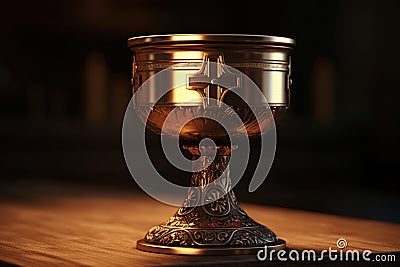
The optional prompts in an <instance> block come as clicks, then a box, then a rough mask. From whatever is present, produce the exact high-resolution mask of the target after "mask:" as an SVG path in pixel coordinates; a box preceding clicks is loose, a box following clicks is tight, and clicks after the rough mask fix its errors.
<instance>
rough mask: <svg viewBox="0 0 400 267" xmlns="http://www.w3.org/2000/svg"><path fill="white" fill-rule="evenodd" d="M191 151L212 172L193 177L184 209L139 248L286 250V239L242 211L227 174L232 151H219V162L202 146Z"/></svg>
mask: <svg viewBox="0 0 400 267" xmlns="http://www.w3.org/2000/svg"><path fill="white" fill-rule="evenodd" d="M185 148H186V149H188V150H189V151H190V152H191V153H192V154H193V155H194V157H196V158H199V157H200V159H201V160H200V161H197V162H200V164H204V165H205V166H206V164H207V166H208V167H207V168H205V169H204V170H202V171H200V172H195V173H193V175H192V180H191V186H192V187H191V188H190V189H189V191H188V195H187V197H186V200H185V202H184V203H183V205H182V207H180V208H179V209H178V211H177V212H176V213H175V215H174V216H172V217H171V218H170V219H169V220H168V221H166V222H164V223H162V224H160V225H157V226H154V227H152V228H151V229H150V230H149V231H148V233H147V234H146V236H145V238H144V239H141V240H139V241H138V242H137V245H136V248H137V249H139V250H143V251H148V252H156V253H165V254H184V255H229V254H256V253H257V252H258V251H259V250H260V249H264V248H265V246H267V248H268V249H274V250H280V249H284V248H285V247H286V242H285V241H284V240H282V239H279V238H278V237H277V236H276V235H275V233H274V232H272V231H271V230H270V229H269V228H267V227H266V226H264V225H261V224H260V223H258V222H256V221H254V220H253V219H252V218H250V217H249V216H248V215H247V214H246V212H245V211H244V210H243V209H242V208H241V207H240V205H239V203H238V201H237V199H236V197H235V194H234V193H233V191H232V190H231V181H230V178H229V169H227V168H228V162H229V155H230V148H229V147H225V146H224V147H218V150H217V151H218V153H217V156H216V157H215V159H214V161H212V158H211V157H209V156H207V154H205V153H203V154H200V153H199V151H198V148H197V147H185ZM203 152H204V150H203ZM204 154H205V155H204ZM225 169H227V171H225ZM224 171H225V172H224ZM218 177H219V178H220V179H217V178H218ZM200 204H201V205H200Z"/></svg>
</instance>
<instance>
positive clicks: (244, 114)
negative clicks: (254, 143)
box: [138, 106, 285, 145]
mask: <svg viewBox="0 0 400 267" xmlns="http://www.w3.org/2000/svg"><path fill="white" fill-rule="evenodd" d="M284 109H285V107H273V108H270V107H267V106H261V107H255V108H253V109H250V108H249V107H231V108H220V107H207V108H203V107H201V106H154V107H152V108H143V107H142V108H139V110H138V111H139V116H140V117H141V119H142V120H144V118H147V122H145V123H146V126H147V128H148V129H150V130H151V131H152V132H154V133H156V134H160V133H161V132H162V133H163V134H165V135H168V136H170V137H173V138H179V139H180V140H181V141H182V142H183V143H185V144H198V142H200V141H201V140H203V139H204V138H211V139H212V140H213V141H214V142H215V143H216V144H217V145H225V144H228V143H229V142H230V141H229V139H230V138H246V137H256V136H259V135H260V134H261V133H266V132H268V131H269V130H270V129H271V127H274V124H273V122H274V119H275V120H276V119H277V118H278V117H279V116H280V114H281V113H283V111H284ZM253 111H254V112H256V113H257V118H258V120H257V118H256V116H255V115H254V113H253ZM234 113H236V114H237V116H238V117H239V118H240V120H237V119H236V120H235V119H232V116H235V115H234ZM206 115H207V116H208V117H211V118H212V119H210V118H207V117H206ZM167 116H168V121H166V118H167ZM220 122H225V128H224V126H223V124H224V123H220ZM229 136H230V137H229Z"/></svg>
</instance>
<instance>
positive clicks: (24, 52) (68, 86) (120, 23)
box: [0, 0, 400, 223]
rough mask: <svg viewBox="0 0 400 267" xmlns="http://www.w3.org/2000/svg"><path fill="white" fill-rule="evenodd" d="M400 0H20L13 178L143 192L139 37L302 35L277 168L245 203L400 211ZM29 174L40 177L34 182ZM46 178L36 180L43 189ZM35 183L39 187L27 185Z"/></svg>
mask: <svg viewBox="0 0 400 267" xmlns="http://www.w3.org/2000/svg"><path fill="white" fill-rule="evenodd" d="M399 7H400V4H399V2H397V1H257V2H256V1H245V2H243V1H242V2H239V3H235V2H232V1H226V2H223V1H213V2H207V1H192V2H189V1H185V2H183V1H182V2H177V1H152V0H147V1H142V0H140V1H132V0H123V1H112V0H82V1H61V0H59V1H6V2H3V3H2V4H1V7H0V109H1V113H0V114H1V115H0V116H1V122H2V123H1V128H0V133H1V162H2V168H1V169H2V170H1V172H0V175H1V183H2V187H3V188H6V187H7V186H10V185H11V184H13V183H14V184H15V183H18V182H20V181H28V182H29V183H32V184H40V183H43V182H46V181H47V182H52V183H57V184H58V183H59V184H60V186H61V187H62V186H63V185H64V184H75V185H78V186H100V187H102V186H104V187H107V188H112V187H115V188H121V189H124V190H128V191H132V192H139V191H140V190H139V189H138V187H137V185H136V184H135V182H134V181H133V179H132V178H131V176H130V174H129V172H128V170H127V168H126V165H125V162H124V158H123V154H122V147H121V123H122V119H123V114H124V110H125V108H126V105H127V103H128V101H129V99H130V94H131V93H130V91H131V88H130V72H131V52H130V51H129V49H128V48H127V45H126V40H127V39H128V38H129V37H132V36H137V35H148V34H164V33H247V34H267V35H280V36H287V37H293V38H295V39H296V41H297V46H296V48H295V50H294V52H293V54H292V66H293V71H292V73H293V81H294V84H293V89H292V98H291V107H290V109H289V110H288V112H287V114H286V115H285V117H284V119H283V120H282V122H281V123H280V124H279V125H278V146H277V154H276V158H275V162H274V165H273V167H272V169H271V172H270V174H269V177H268V179H267V180H266V182H264V184H263V185H262V186H261V188H259V189H258V191H256V192H255V193H251V194H250V193H248V192H247V188H248V183H249V177H245V179H243V180H242V181H241V182H240V183H239V186H237V187H236V189H235V191H236V193H237V195H238V197H239V199H240V201H246V202H254V203H260V204H268V205H276V206H283V207H289V208H299V209H305V210H312V211H321V212H327V213H333V214H341V215H347V216H355V217H361V218H370V219H379V220H384V221H391V222H397V223H400V209H399V207H400V194H399V191H400V190H399V187H398V186H397V178H398V177H399V175H398V174H397V167H398V166H399V155H398V151H399V136H400V122H399V118H400V117H399V115H400V111H399V104H398V99H400V74H399V73H398V72H399V63H400V57H399V52H398V44H399V41H400V27H399V26H400V19H399V17H400V8H399ZM29 183H28V185H29ZM32 188H34V187H32ZM22 190H25V192H26V193H28V192H29V191H30V190H33V189H30V187H29V186H27V187H25V188H23V189H22Z"/></svg>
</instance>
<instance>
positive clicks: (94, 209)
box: [0, 187, 400, 266]
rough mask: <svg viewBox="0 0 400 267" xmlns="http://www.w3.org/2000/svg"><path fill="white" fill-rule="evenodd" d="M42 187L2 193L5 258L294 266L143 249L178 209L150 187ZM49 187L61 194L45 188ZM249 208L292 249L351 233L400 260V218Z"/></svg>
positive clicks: (352, 243)
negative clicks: (141, 243)
mask: <svg viewBox="0 0 400 267" xmlns="http://www.w3.org/2000/svg"><path fill="white" fill-rule="evenodd" d="M32 190H36V189H32ZM41 190H42V191H40V190H36V194H34V195H33V196H26V195H23V194H20V195H17V196H15V195H14V196H13V197H6V196H4V197H3V198H2V199H1V204H0V214H1V226H0V261H2V262H3V264H5V263H11V264H16V265H22V266H43V265H46V266H47V265H54V266H64V265H67V266H69V265H70V266H77V265H78V266H82V265H84V266H164V265H214V264H217V265H223V266H228V265H232V264H235V265H237V264H239V265H241V266H242V265H253V264H256V265H257V264H267V263H268V264H273V265H274V266H277V265H284V266H286V265H287V264H289V263H288V262H278V261H274V262H260V261H258V259H257V257H256V255H237V256H177V255H163V254H155V253H147V252H142V251H139V250H137V249H136V248H135V244H136V241H137V240H138V239H141V238H143V236H144V234H145V233H146V231H147V230H148V229H149V228H150V227H152V226H154V225H156V224H159V223H160V222H162V221H165V220H167V219H168V218H169V216H171V215H173V213H174V212H175V210H176V208H175V207H171V206H168V205H165V204H162V203H159V202H157V201H155V200H153V199H151V198H150V197H148V196H146V195H144V194H142V193H136V194H133V193H127V192H119V191H115V190H113V189H110V190H109V191H107V190H106V191H93V192H85V191H84V190H83V191H82V190H81V191H80V192H79V193H71V192H74V190H73V188H68V187H62V188H58V189H57V190H58V191H57V190H53V189H51V188H50V189H49V188H41ZM25 191H29V190H25ZM49 191H53V193H51V194H46V193H45V192H49ZM54 191H55V192H56V193H54ZM40 192H42V193H40ZM57 192H58V193H57ZM242 207H243V208H244V209H245V210H246V211H247V213H248V214H249V215H250V216H251V217H253V218H254V219H255V220H257V221H259V222H260V223H263V224H265V225H267V226H269V227H270V228H271V229H273V230H274V231H275V232H276V233H277V234H278V236H279V237H280V238H283V239H285V240H286V241H287V246H288V249H296V250H305V249H314V250H317V251H321V250H324V249H328V248H329V247H332V248H333V249H337V246H336V241H337V240H338V239H339V238H345V239H346V240H347V242H348V247H347V249H358V250H366V249H368V250H371V251H373V252H390V253H393V254H394V255H395V256H396V257H397V258H396V261H397V263H398V262H399V261H400V258H399V257H400V256H399V253H398V252H399V251H400V225H399V224H393V223H385V222H379V221H370V220H362V219H356V218H348V217H340V216H334V215H328V214H319V213H312V212H306V211H301V210H292V209H285V208H277V207H269V206H260V205H253V204H243V203H242ZM304 264H309V266H313V265H315V263H304ZM349 264H350V263H349ZM353 264H354V263H352V264H350V265H349V266H352V265H353ZM385 266H389V265H388V264H385Z"/></svg>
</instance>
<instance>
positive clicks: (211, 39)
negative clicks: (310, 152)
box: [123, 34, 295, 255]
mask: <svg viewBox="0 0 400 267" xmlns="http://www.w3.org/2000/svg"><path fill="white" fill-rule="evenodd" d="M294 45H295V42H294V40H293V39H291V38H285V37H276V36H265V35H242V34H174V35H152V36H141V37H133V38H130V39H129V40H128V46H129V48H130V49H131V51H132V52H133V66H132V86H133V97H132V100H131V102H130V105H129V106H128V108H127V112H126V114H125V118H124V126H123V148H124V156H125V160H126V163H127V165H128V168H129V170H130V172H131V174H132V176H133V177H134V179H135V180H136V182H137V183H138V184H139V186H140V187H141V188H142V189H143V190H144V191H145V192H146V193H148V194H149V195H151V196H152V197H154V198H156V199H158V200H160V201H162V202H164V203H167V204H171V205H176V206H179V208H178V211H177V212H176V213H175V214H174V215H173V216H172V217H170V218H169V219H168V220H167V221H166V222H164V223H161V224H160V225H157V226H154V227H152V228H151V229H150V230H149V231H148V232H147V234H146V235H145V237H144V239H141V240H139V241H138V242H137V246H136V247H137V249H139V250H143V251H148V252H157V253H169V254H194V255H196V254H197V255H198V254H249V253H256V252H257V251H258V250H260V248H265V246H267V247H268V248H273V249H275V250H279V249H283V248H285V246H286V242H285V241H284V240H282V239H279V238H278V237H277V235H276V234H275V233H274V232H273V231H272V230H270V229H269V228H268V227H266V226H264V225H262V224H260V223H258V222H256V221H255V220H253V219H252V218H250V217H249V216H248V215H247V214H246V212H245V211H244V210H243V209H242V208H241V207H240V205H239V203H238V201H237V199H236V197H235V194H234V193H233V191H232V188H233V187H234V186H235V185H236V184H237V183H238V181H239V180H240V179H241V178H242V177H243V174H244V172H245V170H246V168H247V164H248V163H249V156H250V153H254V151H253V150H252V149H251V146H250V145H249V141H251V139H252V138H254V139H256V138H258V140H259V142H258V144H259V149H258V150H257V151H258V152H257V153H259V154H258V163H257V164H256V165H257V166H256V168H255V170H254V172H253V174H252V175H253V177H252V180H251V182H250V185H249V191H254V190H255V189H257V187H258V186H260V184H261V183H262V182H263V181H264V179H265V177H266V176H267V174H268V171H269V169H270V167H271V165H272V161H273V158H274V153H275V145H276V131H275V121H276V120H278V119H279V117H280V116H281V115H282V114H283V113H284V111H285V110H286V109H287V108H288V103H289V93H290V91H289V90H290V85H291V79H290V68H291V66H290V52H291V51H292V50H293V47H294ZM134 120H136V121H138V123H136V124H135V125H132V124H133V121H134ZM146 129H147V130H150V131H151V132H153V133H156V134H158V135H159V137H160V141H161V145H162V150H163V152H164V154H165V157H166V159H167V160H168V161H169V162H170V163H171V164H172V165H173V166H174V167H176V168H179V170H182V171H186V172H190V173H191V181H190V186H189V187H185V186H181V185H177V184H174V183H171V182H170V181H168V180H166V179H164V178H163V177H162V176H161V175H160V174H159V173H158V171H157V169H155V168H154V164H155V165H157V161H155V160H151V159H150V158H149V156H148V155H147V152H146V142H145V139H146V135H145V132H146ZM182 151H185V153H187V152H189V153H190V155H191V159H190V158H187V156H185V155H184V154H185V153H182Z"/></svg>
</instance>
